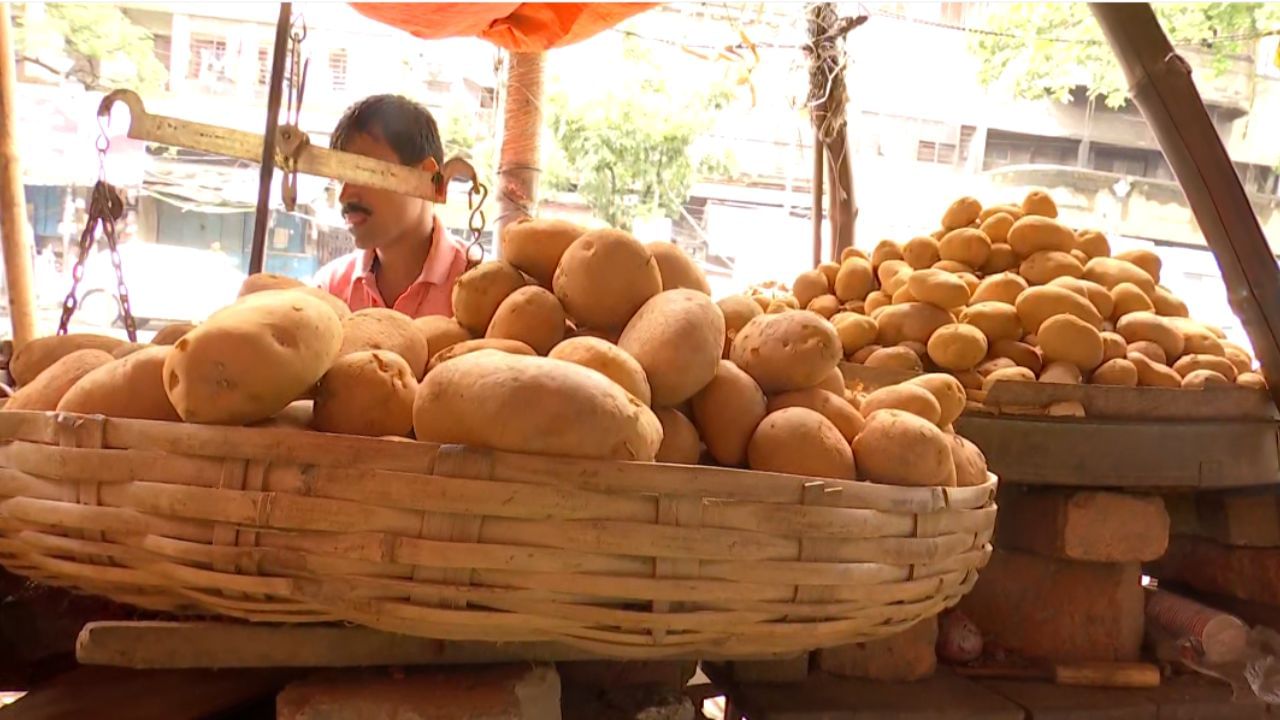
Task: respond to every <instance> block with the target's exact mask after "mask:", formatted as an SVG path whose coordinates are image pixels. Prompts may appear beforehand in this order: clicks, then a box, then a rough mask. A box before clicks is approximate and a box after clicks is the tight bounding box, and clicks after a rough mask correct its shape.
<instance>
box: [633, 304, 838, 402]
mask: <svg viewBox="0 0 1280 720" xmlns="http://www.w3.org/2000/svg"><path fill="white" fill-rule="evenodd" d="M789 314H790V315H809V313H789ZM785 317H786V316H785V315H782V316H778V317H777V318H776V319H775V320H774V323H778V322H780V321H782V320H783V318H785ZM819 322H824V321H821V320H819ZM749 328H750V323H748V328H746V329H744V330H743V331H742V334H740V335H739V336H738V338H737V339H735V342H737V340H740V339H742V338H743V337H744V336H745V335H746V333H747V332H749ZM828 329H829V331H830V335H831V336H832V337H833V338H834V337H835V331H834V330H833V329H830V326H828ZM724 334H725V326H724V314H723V313H721V312H720V308H719V307H717V306H716V304H715V303H713V302H711V298H709V297H707V296H706V295H704V294H703V293H700V292H698V291H697V290H687V289H680V290H668V291H666V292H662V293H659V294H657V295H655V296H654V297H653V298H651V299H650V300H649V301H648V302H646V303H645V304H644V305H643V306H642V307H641V308H640V310H639V311H638V312H636V314H635V316H634V317H632V318H631V322H629V323H627V327H626V329H625V330H623V331H622V337H620V338H619V339H618V347H620V348H622V349H623V350H625V351H626V352H627V353H629V354H630V355H631V356H632V357H634V358H635V359H636V360H637V361H639V363H640V367H642V368H644V371H645V375H646V376H648V378H649V388H650V390H651V391H652V392H653V404H654V405H655V406H657V407H672V406H675V405H679V404H680V403H682V402H684V401H685V400H688V399H689V398H691V397H693V395H694V393H696V392H698V391H699V390H701V389H702V388H703V387H705V386H706V384H707V383H709V382H711V378H713V377H715V374H716V367H717V366H718V365H719V364H720V358H721V356H722V355H723V354H724ZM835 347H836V348H837V350H836V360H835V362H839V360H840V353H839V350H838V348H839V341H838V340H837V341H836V342H835ZM834 364H835V363H834V362H833V363H832V366H834ZM818 379H819V380H820V379H821V378H820V377H819V378H818ZM814 382H815V383H816V382H817V380H815V381H814Z"/></svg>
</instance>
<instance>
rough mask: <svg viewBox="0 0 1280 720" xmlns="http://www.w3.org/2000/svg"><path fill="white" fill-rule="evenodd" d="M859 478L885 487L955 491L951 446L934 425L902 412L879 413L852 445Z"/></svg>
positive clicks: (870, 420)
mask: <svg viewBox="0 0 1280 720" xmlns="http://www.w3.org/2000/svg"><path fill="white" fill-rule="evenodd" d="M853 455H854V461H855V462H856V464H857V467H858V471H859V473H860V477H861V478H863V479H865V480H869V481H871V482H875V483H884V484H887V485H916V486H921V485H941V486H944V487H954V486H955V484H956V468H955V464H954V462H953V459H952V457H951V443H950V441H949V440H948V439H947V436H946V435H945V434H944V433H943V432H942V431H941V430H939V429H938V427H937V426H936V425H934V424H933V423H931V422H929V421H928V420H925V419H924V418H921V417H918V416H916V415H912V414H911V413H909V412H905V411H902V410H881V411H880V412H877V413H875V414H874V415H873V416H871V417H869V418H867V425H866V427H865V428H863V430H862V432H861V433H859V434H858V437H857V438H855V439H854V441H853Z"/></svg>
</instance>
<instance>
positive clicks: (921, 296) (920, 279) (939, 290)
mask: <svg viewBox="0 0 1280 720" xmlns="http://www.w3.org/2000/svg"><path fill="white" fill-rule="evenodd" d="M907 289H908V290H909V291H910V293H911V295H912V296H913V297H914V299H915V300H918V301H921V302H927V303H929V304H930V305H934V306H936V307H940V308H942V309H943V310H950V309H951V308H958V307H963V306H964V305H966V304H967V303H968V302H969V287H968V286H967V285H965V284H964V281H963V280H961V279H960V278H958V277H956V276H955V275H952V274H950V273H948V272H944V271H942V270H934V269H925V270H916V271H913V272H912V273H911V274H910V275H909V276H908V277H907ZM895 304H896V300H895Z"/></svg>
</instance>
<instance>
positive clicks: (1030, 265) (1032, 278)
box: [1018, 250, 1084, 285]
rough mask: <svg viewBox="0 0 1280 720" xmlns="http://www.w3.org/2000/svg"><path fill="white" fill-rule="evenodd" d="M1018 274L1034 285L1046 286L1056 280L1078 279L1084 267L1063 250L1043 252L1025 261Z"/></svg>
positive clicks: (1032, 255)
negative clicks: (1063, 278)
mask: <svg viewBox="0 0 1280 720" xmlns="http://www.w3.org/2000/svg"><path fill="white" fill-rule="evenodd" d="M1018 272H1019V273H1020V274H1021V275H1022V277H1024V278H1026V280H1027V282H1029V283H1031V284H1032V285H1046V284H1048V283H1049V282H1050V281H1052V280H1053V279H1054V278H1060V277H1071V278H1078V277H1080V276H1081V275H1084V266H1083V265H1081V264H1080V262H1079V261H1078V260H1076V259H1075V258H1073V257H1071V255H1070V254H1069V253H1065V252H1062V251H1061V250H1041V251H1040V252H1035V253H1032V254H1031V256H1030V257H1028V258H1027V259H1026V260H1023V261H1022V265H1021V266H1020V267H1019V268H1018Z"/></svg>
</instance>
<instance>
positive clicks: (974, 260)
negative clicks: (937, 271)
mask: <svg viewBox="0 0 1280 720" xmlns="http://www.w3.org/2000/svg"><path fill="white" fill-rule="evenodd" d="M938 254H939V255H941V256H942V259H943V260H951V261H954V262H958V263H964V264H965V265H967V266H969V267H970V268H979V267H982V266H983V264H984V263H986V262H987V256H989V255H990V254H991V238H989V237H987V234H986V233H984V232H982V231H981V230H976V229H974V228H968V227H966V228H960V229H959V230H952V231H950V232H948V233H947V234H946V235H943V236H942V241H941V242H939V243H938Z"/></svg>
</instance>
